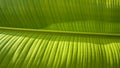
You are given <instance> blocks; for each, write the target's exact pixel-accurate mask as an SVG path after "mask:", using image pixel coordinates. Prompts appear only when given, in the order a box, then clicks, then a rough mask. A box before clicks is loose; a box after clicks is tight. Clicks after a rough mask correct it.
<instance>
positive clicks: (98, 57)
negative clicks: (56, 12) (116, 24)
mask: <svg viewBox="0 0 120 68" xmlns="http://www.w3.org/2000/svg"><path fill="white" fill-rule="evenodd" d="M119 38H120V37H114V36H111V37H109V36H97V35H96V36H95V35H79V34H65V33H63V34H60V33H49V32H48V33H47V32H27V31H25V32H23V31H14V30H12V31H10V30H3V31H0V39H1V40H0V68H21V67H22V68H119V64H120V61H119V60H120V46H119V45H120V39H119Z"/></svg>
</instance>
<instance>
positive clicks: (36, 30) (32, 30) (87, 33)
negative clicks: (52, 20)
mask: <svg viewBox="0 0 120 68" xmlns="http://www.w3.org/2000/svg"><path fill="white" fill-rule="evenodd" d="M0 30H12V31H26V32H42V33H59V34H74V35H75V34H77V35H95V36H118V37H120V34H115V33H114V34H112V33H111V34H110V33H94V32H72V31H60V30H44V29H28V28H13V27H0Z"/></svg>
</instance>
